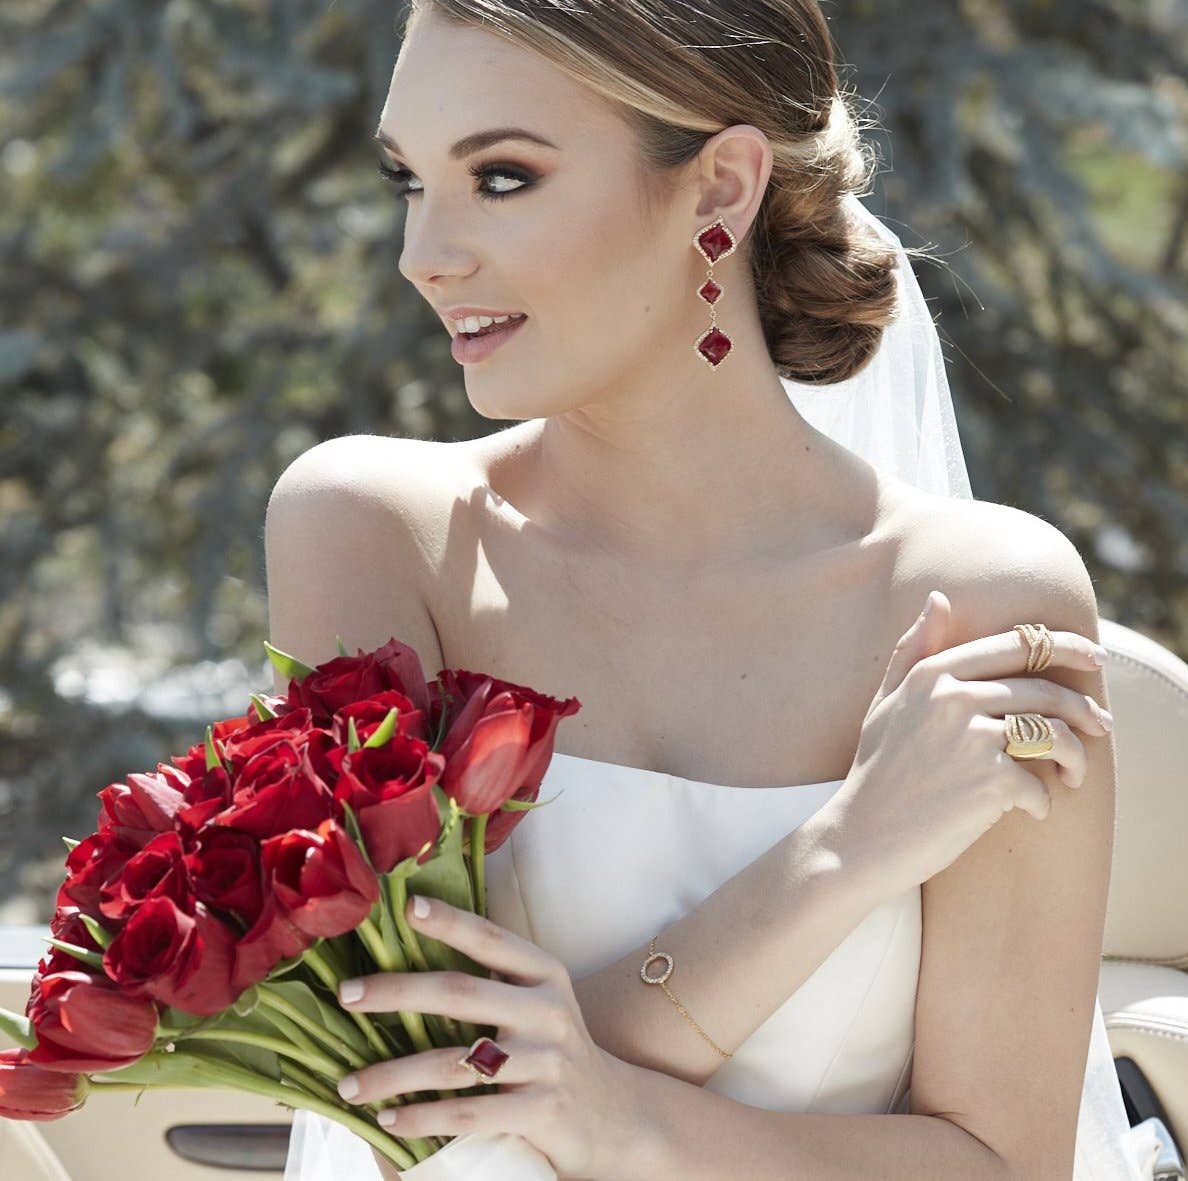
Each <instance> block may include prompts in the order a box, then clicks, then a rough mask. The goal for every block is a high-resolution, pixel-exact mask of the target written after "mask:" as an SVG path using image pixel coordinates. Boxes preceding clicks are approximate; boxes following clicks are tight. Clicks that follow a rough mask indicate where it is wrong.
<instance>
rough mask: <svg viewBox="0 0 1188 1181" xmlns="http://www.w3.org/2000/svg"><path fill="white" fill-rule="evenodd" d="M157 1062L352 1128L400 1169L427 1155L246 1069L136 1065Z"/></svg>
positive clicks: (218, 1064) (192, 1059)
mask: <svg viewBox="0 0 1188 1181" xmlns="http://www.w3.org/2000/svg"><path fill="white" fill-rule="evenodd" d="M154 1058H160V1060H161V1061H162V1065H163V1066H165V1067H166V1068H167V1067H168V1062H166V1061H165V1059H173V1060H175V1061H177V1062H179V1063H182V1062H184V1063H187V1064H189V1065H191V1066H192V1067H193V1068H194V1072H195V1074H197V1075H198V1077H200V1078H202V1079H205V1080H208V1081H209V1083H210V1085H211V1086H215V1087H231V1088H234V1089H236V1090H240V1091H248V1092H250V1093H252V1094H255V1095H264V1096H266V1097H267V1098H269V1099H275V1100H276V1101H277V1102H278V1103H283V1104H284V1105H285V1106H286V1107H302V1108H304V1109H305V1110H306V1111H313V1112H316V1113H317V1114H318V1115H324V1116H325V1117H326V1118H327V1119H332V1120H335V1121H336V1122H337V1123H340V1124H343V1125H345V1126H346V1127H348V1128H350V1129H351V1131H352V1132H354V1133H355V1134H356V1135H358V1136H361V1137H362V1138H363V1139H364V1140H366V1141H367V1143H368V1144H370V1145H372V1146H373V1147H374V1148H376V1149H378V1150H379V1152H380V1154H381V1155H382V1156H383V1157H385V1158H386V1159H387V1160H390V1161H391V1162H392V1163H393V1164H394V1165H395V1166H396V1167H397V1168H398V1169H409V1168H412V1166H413V1165H414V1164H416V1163H417V1161H418V1160H423V1159H424V1156H418V1155H416V1154H417V1153H418V1152H424V1151H425V1148H426V1147H427V1146H423V1145H422V1142H421V1141H419V1140H406V1141H404V1142H403V1144H402V1142H401V1141H399V1140H397V1139H396V1138H395V1137H394V1136H392V1135H391V1134H390V1133H388V1132H386V1131H384V1130H383V1129H381V1128H379V1127H378V1126H377V1125H375V1124H373V1123H371V1121H369V1120H366V1119H364V1118H363V1117H362V1116H358V1115H355V1114H353V1113H352V1112H350V1111H347V1110H345V1109H344V1108H342V1107H339V1106H337V1105H336V1104H334V1103H328V1102H326V1100H324V1099H321V1098H319V1097H318V1096H316V1095H308V1094H306V1093H305V1092H304V1091H302V1090H300V1089H299V1088H297V1087H293V1086H286V1085H285V1084H283V1083H278V1082H275V1081H274V1080H273V1079H269V1078H263V1077H262V1076H260V1075H258V1074H255V1073H253V1072H252V1071H250V1070H248V1069H246V1068H243V1067H239V1066H235V1065H234V1064H232V1063H229V1062H223V1061H220V1060H218V1059H214V1058H207V1057H206V1056H205V1055H202V1054H199V1053H186V1052H185V1051H180V1050H179V1051H176V1052H174V1053H173V1054H163V1055H156V1054H153V1053H150V1054H146V1055H145V1056H144V1058H142V1059H140V1061H139V1062H138V1063H137V1065H138V1066H140V1065H142V1064H144V1063H146V1062H148V1063H151V1062H152V1060H153V1059H154ZM101 1085H102V1086H105V1087H117V1086H118V1087H121V1088H122V1087H125V1086H130V1085H135V1084H126V1083H119V1082H115V1083H103V1084H101ZM145 1085H146V1086H151V1087H157V1086H183V1087H186V1086H193V1085H194V1084H193V1082H192V1081H189V1082H182V1083H168V1082H163V1083H149V1084H145ZM138 1089H141V1090H143V1089H144V1088H143V1087H140V1088H138ZM404 1144H407V1145H408V1146H409V1147H408V1148H405V1147H404Z"/></svg>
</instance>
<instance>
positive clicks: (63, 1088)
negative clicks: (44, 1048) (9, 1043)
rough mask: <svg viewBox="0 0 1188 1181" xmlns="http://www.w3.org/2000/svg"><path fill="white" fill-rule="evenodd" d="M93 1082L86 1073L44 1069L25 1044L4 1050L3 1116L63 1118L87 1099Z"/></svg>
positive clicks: (0, 1066)
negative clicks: (31, 1055)
mask: <svg viewBox="0 0 1188 1181" xmlns="http://www.w3.org/2000/svg"><path fill="white" fill-rule="evenodd" d="M90 1085H91V1084H90V1080H89V1079H87V1077H86V1076H85V1075H82V1074H66V1073H64V1072H63V1071H60V1070H43V1069H42V1068H41V1067H40V1066H37V1065H35V1064H34V1063H32V1062H30V1061H29V1051H28V1050H26V1049H23V1048H21V1047H16V1048H12V1049H6V1050H0V1116H3V1117H4V1118H5V1119H19V1120H51V1119H61V1118H62V1116H64V1115H69V1114H70V1113H71V1112H72V1111H77V1110H78V1108H80V1107H81V1106H82V1105H83V1104H84V1103H85V1102H86V1099H87V1091H88V1090H90Z"/></svg>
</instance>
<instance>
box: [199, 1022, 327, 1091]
mask: <svg viewBox="0 0 1188 1181" xmlns="http://www.w3.org/2000/svg"><path fill="white" fill-rule="evenodd" d="M179 1040H181V1041H186V1042H189V1041H210V1042H239V1043H240V1044H241V1045H244V1046H258V1047H259V1048H260V1049H261V1050H271V1051H272V1052H273V1053H274V1054H279V1055H280V1056H281V1057H282V1058H293V1059H296V1060H297V1061H298V1062H304V1061H307V1060H308V1059H307V1057H303V1055H307V1056H308V1058H309V1059H312V1061H311V1062H310V1065H312V1066H316V1067H317V1068H318V1070H319V1071H321V1073H322V1074H324V1075H326V1077H327V1078H332V1079H334V1081H335V1082H338V1080H339V1079H340V1078H342V1076H343V1075H344V1074H346V1073H347V1071H346V1069H345V1068H344V1067H343V1065H342V1063H341V1062H335V1061H334V1059H333V1058H327V1057H326V1056H325V1055H324V1054H322V1053H320V1052H319V1051H318V1049H317V1048H316V1047H314V1046H312V1045H311V1047H310V1049H309V1050H305V1049H303V1048H302V1047H300V1046H295V1045H293V1044H292V1043H291V1042H287V1041H285V1040H284V1038H279V1037H270V1036H269V1035H268V1034H266V1033H252V1032H251V1031H250V1030H246V1029H201V1030H199V1031H198V1032H197V1033H191V1034H186V1035H185V1036H183V1037H182V1038H181V1039H179Z"/></svg>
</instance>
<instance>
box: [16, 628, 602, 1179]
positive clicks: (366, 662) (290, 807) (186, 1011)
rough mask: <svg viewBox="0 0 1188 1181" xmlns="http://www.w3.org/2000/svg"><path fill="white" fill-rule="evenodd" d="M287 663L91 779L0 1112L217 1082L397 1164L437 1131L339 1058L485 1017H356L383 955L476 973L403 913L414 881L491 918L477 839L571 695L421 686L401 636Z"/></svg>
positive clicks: (533, 769) (417, 1155) (462, 1033)
mask: <svg viewBox="0 0 1188 1181" xmlns="http://www.w3.org/2000/svg"><path fill="white" fill-rule="evenodd" d="M338 646H339V652H340V653H341V655H339V656H338V657H335V658H334V659H332V660H329V661H327V662H326V663H324V664H321V665H318V666H317V667H316V668H309V667H308V666H306V665H304V664H302V663H301V662H300V661H298V660H297V659H296V658H294V657H292V656H290V655H288V654H287V653H284V652H281V651H279V650H278V649H276V648H274V647H272V646H271V645H270V644H265V645H264V647H265V649H266V650H267V652H268V656H269V658H270V659H271V661H272V662H273V664H274V665H275V666H276V667H277V668H278V669H279V670H280V672H281V673H282V675H284V676H287V677H288V678H289V686H288V691H287V694H286V695H285V696H284V697H275V696H269V695H261V694H252V695H251V703H252V704H251V706H250V708H249V709H248V711H247V713H246V714H244V715H243V716H240V717H233V718H227V719H224V720H222V721H218V722H215V723H213V724H212V725H210V726H208V727H207V728H206V739H205V742H204V743H201V744H198V745H196V746H194V747H192V748H191V749H190V750H188V751H187V752H186V753H185V754H184V755H181V756H172V757H171V760H170V763H169V764H168V765H167V764H164V763H159V764H158V765H157V769H156V770H155V771H153V772H151V773H147V774H130V775H128V776H127V780H126V782H122V783H111V784H109V785H108V786H107V787H105V788H104V789H103V790H102V791H100V792H99V793H98V798H99V800H100V805H101V806H100V810H99V815H98V821H97V826H98V830H97V831H96V832H95V833H93V834H92V835H91V836H89V837H87V838H86V839H85V840H83V841H73V840H70V839H69V838H64V839H65V840H66V844H67V846H68V847H69V850H70V851H69V854H68V855H67V858H66V870H67V876H66V880H65V881H64V882H63V883H62V886H61V887H60V889H59V891H58V897H57V908H56V913H55V915H54V917H53V919H52V921H51V924H50V929H51V932H52V935H53V937H52V938H50V939H49V940H48V942H49V943H50V944H51V950H50V951H49V952H47V953H46V955H45V956H44V957H43V958H42V960H41V962H40V963H39V964H38V969H37V972H36V974H35V975H34V977H33V981H32V986H31V989H30V996H29V1001H28V1004H27V1005H26V1007H25V1014H24V1016H20V1015H18V1014H16V1013H10V1012H7V1011H5V1010H0V1028H3V1030H4V1031H5V1033H6V1034H8V1036H9V1037H10V1038H11V1039H12V1040H13V1041H15V1042H16V1043H17V1045H16V1048H14V1049H7V1050H3V1051H0V1115H3V1116H6V1117H7V1118H10V1119H21V1120H51V1119H58V1118H61V1117H62V1116H65V1115H67V1114H69V1112H71V1111H73V1110H74V1109H75V1108H77V1107H79V1106H80V1105H81V1104H82V1103H84V1102H85V1100H86V1097H87V1093H88V1091H89V1090H90V1089H91V1088H93V1087H94V1088H102V1087H121V1088H129V1087H130V1088H134V1089H137V1090H140V1089H142V1088H144V1087H152V1086H173V1087H178V1086H180V1087H208V1086H209V1087H229V1088H233V1089H239V1090H243V1091H248V1092H253V1093H256V1094H261V1095H268V1096H271V1097H273V1098H275V1099H276V1100H277V1101H278V1102H280V1103H282V1104H285V1105H286V1106H289V1107H291V1108H294V1109H300V1108H303V1109H305V1110H308V1111H312V1112H316V1113H318V1114H320V1115H324V1116H326V1117H328V1118H330V1119H333V1120H336V1121H338V1122H339V1123H341V1124H343V1125H344V1126H346V1127H348V1128H350V1129H351V1130H352V1131H353V1132H355V1133H356V1134H357V1135H359V1136H361V1137H362V1138H363V1139H364V1140H366V1141H367V1142H368V1143H369V1144H371V1145H372V1146H373V1147H374V1148H375V1149H376V1150H378V1152H379V1154H380V1155H381V1156H383V1157H384V1158H386V1159H387V1160H390V1161H391V1162H392V1163H393V1164H394V1165H396V1166H397V1167H398V1168H400V1169H409V1168H411V1167H412V1166H413V1165H415V1164H417V1162H419V1161H423V1160H425V1159H427V1158H429V1157H431V1156H432V1155H433V1154H434V1153H435V1152H437V1150H438V1149H439V1148H441V1147H443V1146H444V1144H445V1143H449V1142H450V1141H449V1138H443V1137H428V1138H425V1139H422V1140H407V1139H405V1140H402V1139H400V1138H398V1137H396V1136H393V1135H392V1134H391V1133H389V1132H387V1131H385V1130H383V1129H382V1128H380V1127H379V1125H378V1124H377V1123H376V1122H375V1116H376V1115H377V1114H378V1111H379V1110H380V1107H381V1105H380V1104H365V1105H358V1104H347V1103H344V1102H343V1101H341V1100H340V1098H339V1096H338V1094H337V1091H336V1089H335V1086H336V1083H337V1081H338V1080H339V1079H340V1078H342V1077H343V1075H344V1074H347V1073H349V1072H350V1071H351V1070H353V1069H356V1068H359V1067H362V1066H366V1065H368V1064H370V1063H373V1062H378V1061H383V1060H386V1059H389V1058H394V1057H399V1056H400V1055H403V1054H410V1053H416V1052H420V1051H422V1050H425V1049H429V1048H432V1047H434V1046H450V1045H459V1046H465V1045H467V1044H469V1043H472V1042H473V1041H474V1040H475V1039H477V1038H480V1037H482V1036H484V1033H486V1034H487V1035H489V1036H493V1035H494V1033H495V1031H494V1030H489V1031H484V1030H482V1029H480V1028H478V1027H473V1026H471V1025H470V1024H469V1023H467V1022H462V1021H458V1020H455V1019H452V1018H449V1017H445V1016H441V1015H437V1014H418V1013H409V1012H399V1013H391V1014H386V1013H385V1014H378V1013H361V1012H349V1011H346V1010H344V1009H343V1008H341V1007H340V1006H339V1004H338V999H337V998H338V985H339V983H340V982H341V981H342V980H344V979H347V978H349V977H354V976H358V975H365V974H368V973H371V972H375V971H425V970H430V969H432V970H442V969H453V970H461V971H466V972H470V973H472V974H476V975H486V974H488V970H487V969H486V968H485V967H483V966H482V965H479V964H477V963H475V961H474V960H472V959H471V958H470V957H468V956H465V955H463V954H462V953H461V952H459V951H457V950H456V949H454V948H451V947H449V946H448V945H446V944H445V943H442V942H440V941H438V940H434V939H430V938H428V937H427V936H425V935H423V934H422V935H420V936H418V934H417V933H416V932H414V930H413V929H412V927H411V926H410V925H409V923H408V922H407V920H406V918H405V904H406V901H407V898H408V894H409V892H410V891H411V892H414V893H416V894H423V895H427V896H430V897H434V898H440V899H442V900H443V901H445V902H448V903H450V904H452V905H453V906H457V907H461V908H465V909H468V910H471V911H474V912H476V913H478V914H482V915H485V914H486V891H485V885H484V868H483V867H484V857H485V856H486V855H487V854H489V853H491V852H493V851H494V850H495V849H497V848H498V847H499V846H500V845H501V844H502V843H503V842H504V841H506V840H507V838H508V836H509V835H510V833H511V831H512V829H513V828H514V827H515V826H516V825H517V824H518V823H519V822H520V820H521V819H523V814H524V813H525V812H526V811H529V810H531V809H533V808H536V807H539V806H541V805H539V804H538V803H536V799H537V795H538V792H539V790H540V784H541V781H542V780H543V778H544V774H545V771H546V769H547V767H548V765H549V761H550V760H551V758H552V754H553V741H554V735H555V731H556V727H557V724H558V722H559V721H560V719H561V718H563V717H566V716H567V715H569V714H572V713H576V712H577V710H578V709H579V708H580V703H579V702H578V700H577V699H576V698H572V697H571V698H568V699H566V700H564V701H561V700H558V699H556V698H552V697H548V696H546V695H543V694H540V693H537V692H535V691H533V690H531V689H528V688H525V687H524V686H520V685H515V684H511V683H509V682H506V681H501V680H498V679H495V678H492V677H489V676H485V675H483V674H481V673H474V672H468V671H466V670H463V669H443V670H442V671H441V672H439V673H438V676H437V679H436V680H434V681H433V682H431V683H426V681H425V679H424V676H423V674H422V669H421V664H420V661H419V659H418V658H417V655H416V653H415V651H414V650H413V649H412V648H410V647H409V646H408V645H406V644H402V643H400V642H399V641H397V640H396V639H394V638H393V639H390V640H389V641H388V643H386V644H385V645H384V646H383V647H381V648H378V649H376V650H374V651H371V652H364V651H362V650H361V649H360V650H358V651H357V653H356V655H355V656H350V655H349V654H348V653H347V652H346V650H345V648H344V647H343V644H342V641H341V639H340V640H339V644H338Z"/></svg>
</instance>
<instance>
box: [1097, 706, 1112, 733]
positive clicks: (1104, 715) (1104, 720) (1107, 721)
mask: <svg viewBox="0 0 1188 1181" xmlns="http://www.w3.org/2000/svg"><path fill="white" fill-rule="evenodd" d="M1097 714H1098V717H1100V718H1101V724H1102V725H1103V726H1104V727H1105V728H1106V729H1107V730H1112V729H1113V728H1114V715H1113V714H1112V713H1110V711H1109V710H1108V709H1102V708H1101V707H1100V706H1099V707H1098V710H1097Z"/></svg>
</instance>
